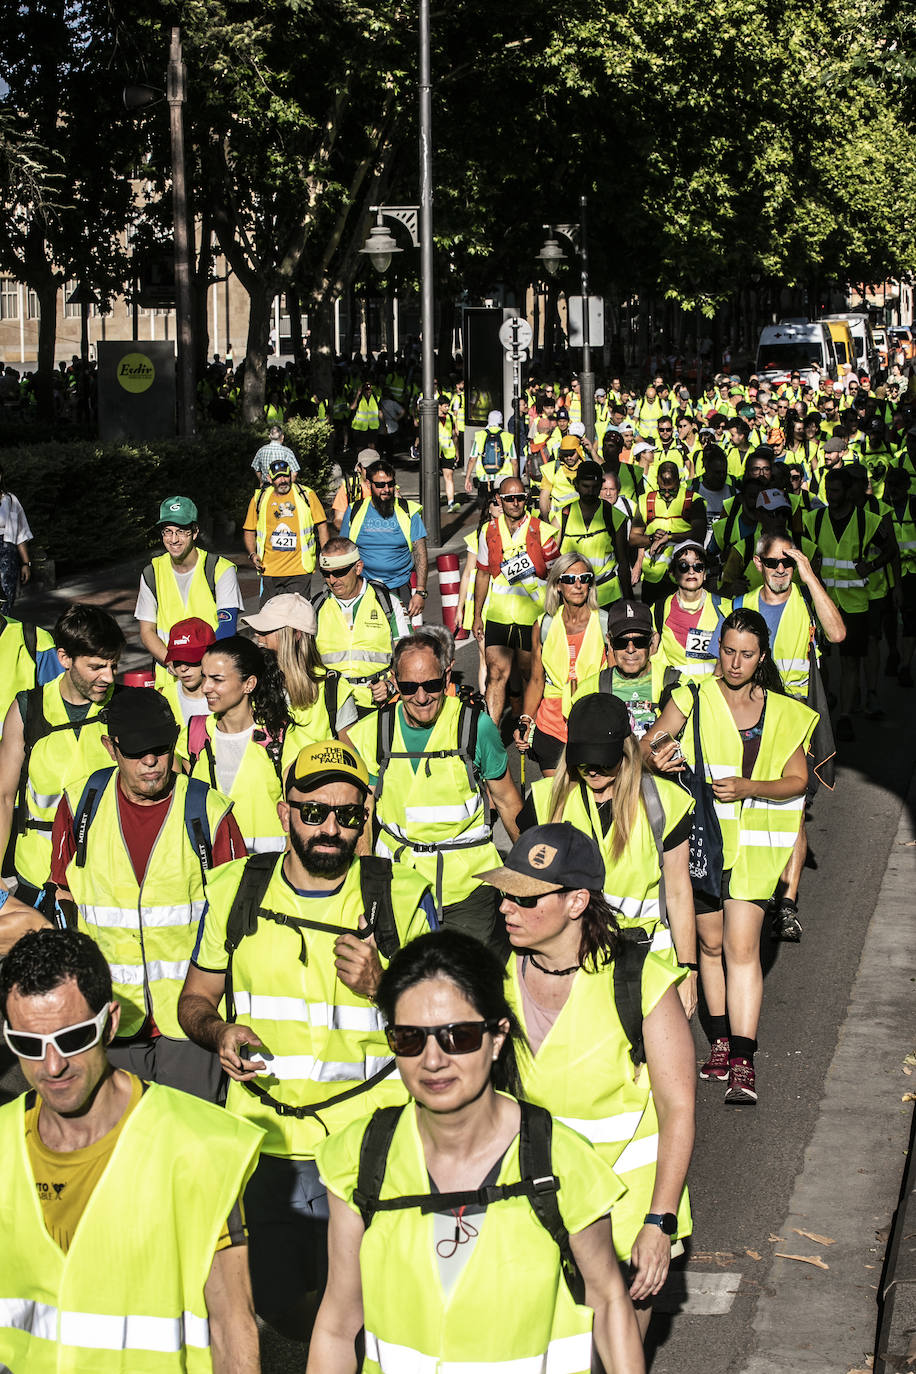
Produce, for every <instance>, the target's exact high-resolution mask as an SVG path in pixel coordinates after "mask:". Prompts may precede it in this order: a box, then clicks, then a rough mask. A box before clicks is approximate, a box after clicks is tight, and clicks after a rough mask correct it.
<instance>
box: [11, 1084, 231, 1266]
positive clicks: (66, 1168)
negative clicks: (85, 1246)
mask: <svg viewBox="0 0 916 1374" xmlns="http://www.w3.org/2000/svg"><path fill="white" fill-rule="evenodd" d="M128 1077H129V1078H130V1100H129V1102H128V1104H127V1108H126V1110H125V1112H124V1114H123V1116H122V1117H121V1119H120V1120H119V1121H118V1122H117V1123H116V1124H115V1125H114V1126H113V1127H112V1128H111V1130H110V1131H109V1132H108V1133H107V1134H106V1135H103V1136H102V1138H101V1139H100V1140H97V1141H95V1142H94V1144H92V1145H87V1146H86V1148H85V1149H83V1150H68V1151H65V1152H62V1151H59V1150H51V1149H49V1148H48V1146H47V1145H46V1144H45V1143H44V1141H43V1140H42V1138H41V1135H40V1134H39V1130H38V1117H39V1113H40V1112H41V1101H40V1100H39V1101H38V1102H36V1103H35V1105H34V1107H30V1108H29V1110H28V1111H27V1112H26V1114H25V1143H26V1149H27V1150H28V1155H29V1164H30V1165H31V1169H32V1175H33V1177H34V1179H35V1187H36V1188H37V1190H38V1200H39V1202H40V1203H41V1215H42V1217H43V1219H44V1223H45V1229H46V1231H47V1232H48V1235H49V1236H50V1237H51V1239H52V1240H53V1241H54V1242H55V1244H57V1245H59V1246H60V1248H61V1250H63V1252H64V1254H66V1253H67V1251H68V1250H69V1248H70V1244H71V1242H72V1240H73V1236H74V1234H75V1232H76V1228H77V1226H78V1225H79V1221H80V1217H81V1216H82V1215H83V1212H84V1211H85V1209H86V1204H87V1203H88V1201H89V1199H90V1197H91V1196H92V1190H93V1189H94V1188H95V1186H96V1184H97V1183H98V1181H99V1179H100V1178H101V1177H102V1174H103V1173H104V1172H105V1169H106V1167H107V1165H108V1161H109V1159H110V1158H111V1155H112V1152H113V1151H114V1148H115V1146H116V1145H117V1143H118V1139H119V1138H120V1135H121V1132H122V1131H123V1129H124V1123H125V1122H126V1120H127V1118H128V1117H129V1116H130V1114H131V1112H132V1111H133V1109H134V1108H135V1107H136V1105H137V1103H138V1102H139V1101H140V1098H141V1097H142V1096H143V1093H144V1091H145V1089H144V1085H143V1082H142V1080H141V1079H139V1078H137V1077H136V1075H135V1074H129V1075H128ZM244 1240H245V1222H244V1216H243V1214H242V1211H241V1201H239V1202H238V1203H237V1204H236V1206H235V1207H234V1208H233V1209H232V1212H231V1214H230V1216H229V1218H228V1220H227V1222H226V1225H225V1227H224V1228H223V1233H222V1235H221V1236H220V1238H219V1241H218V1243H217V1246H216V1248H217V1250H225V1249H227V1248H228V1246H230V1245H240V1244H242V1243H243V1242H244Z"/></svg>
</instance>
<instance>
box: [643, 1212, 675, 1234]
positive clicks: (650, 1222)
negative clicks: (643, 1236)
mask: <svg viewBox="0 0 916 1374" xmlns="http://www.w3.org/2000/svg"><path fill="white" fill-rule="evenodd" d="M643 1225H644V1226H657V1227H658V1228H659V1230H661V1231H663V1232H664V1233H665V1235H666V1236H676V1235H677V1217H676V1216H675V1214H674V1213H673V1212H647V1213H646V1216H645V1220H644V1222H643Z"/></svg>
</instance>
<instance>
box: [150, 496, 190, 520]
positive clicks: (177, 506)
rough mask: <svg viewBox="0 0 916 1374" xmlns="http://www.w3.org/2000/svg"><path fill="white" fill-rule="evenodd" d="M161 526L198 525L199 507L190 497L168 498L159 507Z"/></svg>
mask: <svg viewBox="0 0 916 1374" xmlns="http://www.w3.org/2000/svg"><path fill="white" fill-rule="evenodd" d="M159 524H160V525H196V524H197V507H196V506H195V504H194V502H193V501H192V500H191V498H190V496H167V497H166V498H165V500H164V501H163V503H162V505H161V506H160V507H159Z"/></svg>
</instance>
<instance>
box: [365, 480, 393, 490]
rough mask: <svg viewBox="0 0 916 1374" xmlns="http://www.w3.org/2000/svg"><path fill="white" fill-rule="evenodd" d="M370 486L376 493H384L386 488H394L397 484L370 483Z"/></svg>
mask: <svg viewBox="0 0 916 1374" xmlns="http://www.w3.org/2000/svg"><path fill="white" fill-rule="evenodd" d="M370 486H373V487H375V488H376V490H377V491H384V490H385V488H386V487H394V486H397V483H396V482H371V483H370Z"/></svg>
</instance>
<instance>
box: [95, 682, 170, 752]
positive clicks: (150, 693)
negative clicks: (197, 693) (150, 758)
mask: <svg viewBox="0 0 916 1374" xmlns="http://www.w3.org/2000/svg"><path fill="white" fill-rule="evenodd" d="M105 720H106V722H107V725H108V734H109V736H110V737H111V739H113V740H114V741H115V743H116V744H117V746H118V748H119V749H120V751H121V753H122V754H142V753H147V752H148V753H154V752H157V751H160V750H165V749H172V748H173V747H174V745H175V743H176V741H177V739H178V736H179V733H180V730H179V726H178V722H177V721H176V719H175V717H174V716H173V714H172V708H171V707H170V706H169V704H168V702H167V701H166V699H165V697H164V696H162V695H161V693H159V692H157V691H155V690H154V688H152V687H121V688H120V689H119V690H118V691H117V692H115V694H114V696H113V697H112V698H111V701H110V702H109V703H108V705H107V707H106V708H105Z"/></svg>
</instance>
